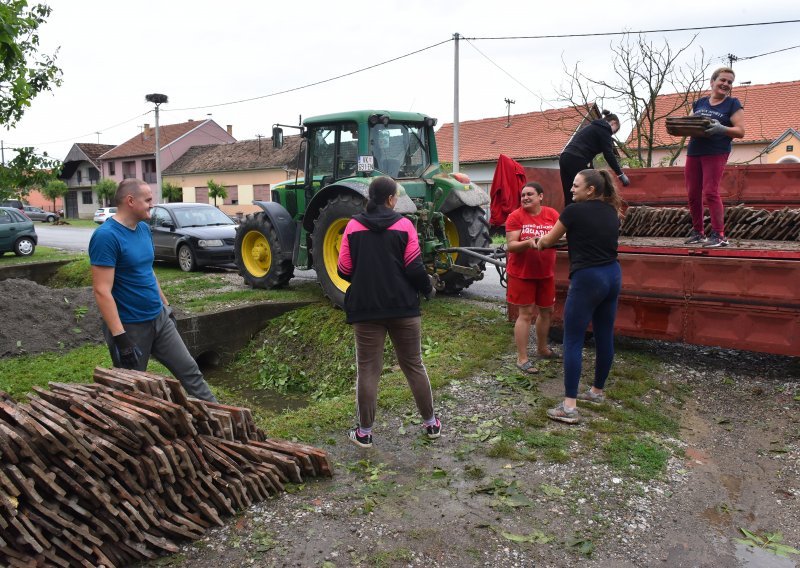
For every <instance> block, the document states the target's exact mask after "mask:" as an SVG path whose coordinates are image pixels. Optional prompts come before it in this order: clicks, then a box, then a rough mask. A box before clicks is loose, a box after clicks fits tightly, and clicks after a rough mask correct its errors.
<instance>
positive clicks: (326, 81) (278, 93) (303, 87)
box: [162, 38, 453, 112]
mask: <svg viewBox="0 0 800 568" xmlns="http://www.w3.org/2000/svg"><path fill="white" fill-rule="evenodd" d="M451 41H453V39H452V38H448V39H446V40H444V41H440V42H439V43H434V44H433V45H429V46H427V47H423V48H422V49H417V50H416V51H412V52H410V53H406V54H404V55H399V56H397V57H393V58H392V59H387V60H386V61H381V62H380V63H375V64H374V65H369V66H367V67H362V68H361V69H356V70H355V71H350V72H348V73H344V74H342V75H337V76H335V77H330V78H328V79H322V80H321V81H314V82H313V83H307V84H305V85H301V86H299V87H293V88H291V89H285V90H283V91H275V92H273V93H269V94H266V95H259V96H257V97H250V98H248V99H240V100H238V101H230V102H227V103H216V104H213V105H203V106H195V107H185V108H171V109H162V110H163V111H164V112H177V111H183V110H198V109H204V108H214V107H221V106H228V105H236V104H239V103H247V102H250V101H257V100H259V99H266V98H269V97H275V96H278V95H284V94H286V93H291V92H294V91H299V90H301V89H307V88H309V87H316V86H317V85H322V84H323V83H330V82H331V81H336V80H337V79H342V78H344V77H350V76H351V75H355V74H356V73H362V72H364V71H368V70H370V69H375V68H376V67H380V66H381V65H386V64H387V63H393V62H395V61H399V60H400V59H404V58H406V57H410V56H412V55H416V54H417V53H422V52H423V51H427V50H429V49H433V48H434V47H439V46H440V45H443V44H445V43H448V42H451Z"/></svg>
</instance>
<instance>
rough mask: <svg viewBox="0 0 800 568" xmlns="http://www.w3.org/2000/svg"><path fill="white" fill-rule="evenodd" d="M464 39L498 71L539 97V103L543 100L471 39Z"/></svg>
mask: <svg viewBox="0 0 800 568" xmlns="http://www.w3.org/2000/svg"><path fill="white" fill-rule="evenodd" d="M466 41H467V43H468V44H469V46H470V47H471V48H472V49H474V50H475V51H477V52H478V53H480V54H481V55H482V56H483V57H485V58H486V60H487V61H488V62H489V63H491V64H492V65H494V66H495V67H497V68H498V69H500V71H502V72H503V73H505V74H506V75H508V76H509V77H510V78H511V80H512V81H514V82H516V83H517V84H518V85H520V86H521V87H522V88H523V89H525V90H526V91H528V92H529V93H530V94H532V95H533V96H534V97H536V98H537V99H539V102H540V103H542V102H544V100H543V99H542V97H540V96H539V95H537V94H536V93H534V92H533V91H531V90H530V89H529V88H528V87H527V85H525V84H524V83H523V82H522V81H520V80H519V79H517V78H516V77H514V76H513V75H512V74H511V73H509V72H508V71H506V70H505V69H503V68H502V67H500V65H498V64H497V63H495V62H494V61H493V60H492V59H491V58H490V57H489V56H488V55H486V54H485V53H484V52H482V51H481V50H480V49H478V48H477V47H475V45H474V44H473V43H472V42H471V41H469V40H466Z"/></svg>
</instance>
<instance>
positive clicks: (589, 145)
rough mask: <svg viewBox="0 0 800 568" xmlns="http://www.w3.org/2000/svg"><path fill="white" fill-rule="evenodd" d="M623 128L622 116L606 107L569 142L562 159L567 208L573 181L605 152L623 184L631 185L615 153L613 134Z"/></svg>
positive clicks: (563, 186)
mask: <svg viewBox="0 0 800 568" xmlns="http://www.w3.org/2000/svg"><path fill="white" fill-rule="evenodd" d="M618 130H619V118H617V115H616V114H611V112H609V111H607V110H604V111H603V118H601V119H598V120H593V121H592V122H591V123H590V124H589V126H587V127H586V128H584V129H582V130H579V131H578V132H577V133H575V135H574V136H573V137H572V140H570V141H569V144H567V147H566V148H564V151H563V152H562V153H561V156H559V158H558V168H559V170H560V172H561V187H562V189H563V190H564V207H566V206H567V205H569V204H570V203H572V182H573V180H574V179H575V175H576V174H577V173H578V172H580V171H581V170H584V169H586V168H587V167H591V164H590V162H591V161H592V160H593V159H594V157H595V156H596V155H597V154H599V153H601V152H602V153H603V157H604V158H605V159H606V163H607V164H608V167H609V168H611V169H612V170H614V172H615V173H616V174H617V176H618V177H619V180H620V181H621V182H622V185H624V186H626V187H627V186H628V185H630V183H631V182H630V180H629V179H628V176H626V175H625V174H624V173H623V172H622V168H621V167H620V166H619V162H618V161H617V156H616V154H615V153H614V139H613V138H612V135H613V134H616V133H617V131H618Z"/></svg>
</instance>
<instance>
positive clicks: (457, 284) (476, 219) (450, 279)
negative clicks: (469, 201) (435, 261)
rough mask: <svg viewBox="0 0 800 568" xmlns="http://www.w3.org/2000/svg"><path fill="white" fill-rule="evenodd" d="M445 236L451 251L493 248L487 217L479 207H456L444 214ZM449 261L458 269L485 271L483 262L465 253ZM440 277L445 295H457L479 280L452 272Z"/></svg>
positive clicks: (454, 256) (449, 271) (442, 274)
mask: <svg viewBox="0 0 800 568" xmlns="http://www.w3.org/2000/svg"><path fill="white" fill-rule="evenodd" d="M445 232H446V233H447V240H448V241H450V246H451V247H481V248H486V247H489V246H491V244H492V239H491V238H490V237H489V224H488V223H487V222H486V216H485V213H484V211H483V208H481V207H459V208H458V209H455V210H453V211H450V212H449V213H447V214H446V218H445ZM451 258H453V262H454V263H455V264H458V265H459V266H468V267H470V268H475V267H478V268H480V269H481V272H483V270H485V268H486V263H485V262H483V261H481V260H478V259H477V258H475V257H474V256H470V255H467V254H464V253H458V254H457V255H455V254H453V255H451ZM439 277H440V278H441V280H442V282H444V292H445V293H446V294H456V293H458V292H460V291H461V290H463V289H464V288H466V287H467V286H469V285H470V284H472V283H473V282H475V281H476V280H479V279H480V278H473V277H470V276H467V275H465V274H460V273H458V272H455V271H453V270H448V271H447V272H444V273H441V274H440V275H439Z"/></svg>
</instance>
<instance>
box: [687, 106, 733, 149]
mask: <svg viewBox="0 0 800 568" xmlns="http://www.w3.org/2000/svg"><path fill="white" fill-rule="evenodd" d="M741 108H742V103H740V102H739V99H737V98H736V97H726V98H725V100H723V101H722V102H721V103H719V104H717V105H711V104H710V103H709V100H708V97H703V98H702V99H698V100H696V101H695V102H694V104H693V105H692V114H693V115H695V116H704V117H706V118H715V119H717V120H719V122H720V124H722V125H723V126H733V123H732V122H731V117H732V116H733V115H734V114H736V112H737V111H739V110H740V109H741ZM731 140H732V138H731V137H730V136H726V135H724V134H716V135H714V136H711V137H709V138H700V137H697V138H695V137H692V138H691V139H690V140H689V148H688V150H687V151H686V153H687V155H689V156H716V155H719V154H730V153H731Z"/></svg>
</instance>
